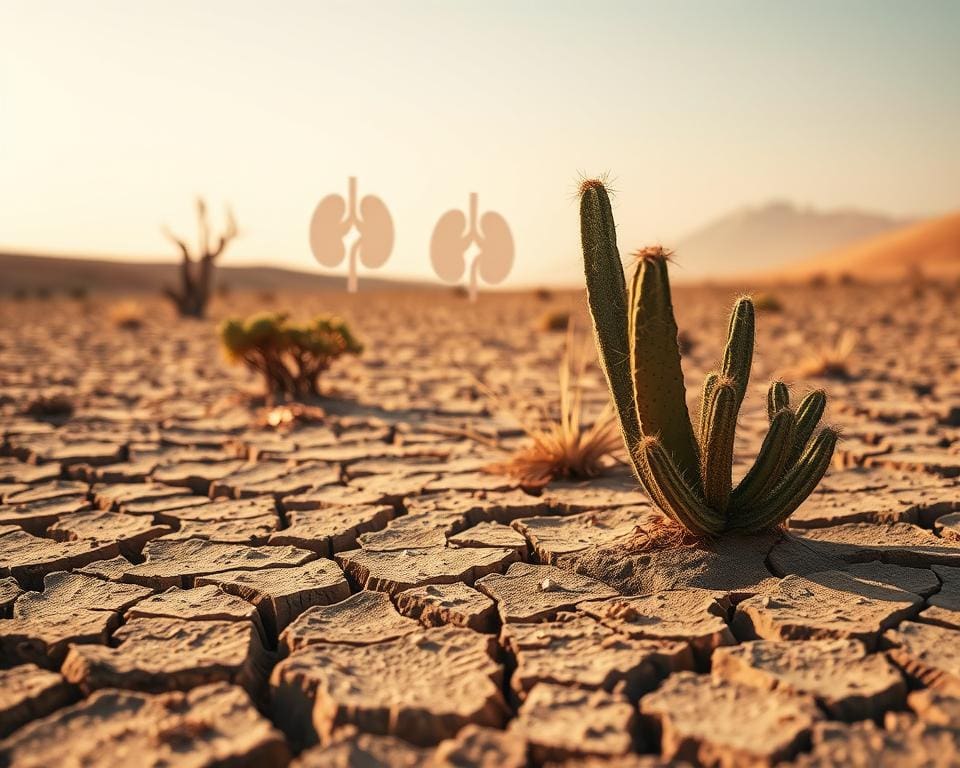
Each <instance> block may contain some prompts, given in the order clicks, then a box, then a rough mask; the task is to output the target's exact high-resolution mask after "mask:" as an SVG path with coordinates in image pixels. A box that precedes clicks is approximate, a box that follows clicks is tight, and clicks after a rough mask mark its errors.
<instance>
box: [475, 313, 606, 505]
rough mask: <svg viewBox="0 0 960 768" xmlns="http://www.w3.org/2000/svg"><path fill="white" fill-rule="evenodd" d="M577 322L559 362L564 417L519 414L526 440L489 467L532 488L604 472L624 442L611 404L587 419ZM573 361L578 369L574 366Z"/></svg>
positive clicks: (569, 332)
mask: <svg viewBox="0 0 960 768" xmlns="http://www.w3.org/2000/svg"><path fill="white" fill-rule="evenodd" d="M572 347H573V325H572V323H571V324H570V326H569V327H568V331H567V345H566V349H565V350H564V353H563V358H562V360H561V362H560V418H559V420H553V419H549V418H547V417H546V416H545V415H543V414H542V413H541V414H540V415H539V416H536V417H527V418H519V419H518V420H519V421H520V423H521V425H522V426H523V430H524V432H526V434H527V438H528V441H527V442H526V443H525V444H524V445H523V446H521V447H520V448H518V449H517V450H516V451H515V452H514V453H513V454H512V455H511V456H510V458H508V459H507V460H506V461H502V462H498V463H496V464H492V465H490V466H489V467H487V470H488V471H490V472H494V473H497V474H502V475H507V476H509V477H512V478H514V479H516V480H517V481H518V482H520V483H521V485H524V486H526V487H528V488H539V487H542V486H544V485H546V484H547V483H549V482H550V481H551V480H557V479H564V480H566V479H588V478H591V477H597V476H598V475H600V474H602V473H603V472H604V471H605V470H606V469H607V468H608V467H609V465H610V462H609V461H608V459H609V458H610V457H611V456H612V455H613V454H614V453H615V452H616V451H618V450H619V449H620V448H621V447H622V444H623V441H622V438H621V436H620V429H619V427H618V425H617V420H616V416H615V414H614V411H613V409H612V408H610V407H609V406H608V407H607V408H605V409H604V410H603V413H602V414H601V415H600V417H599V418H598V419H597V420H596V421H595V422H594V423H593V424H591V425H590V426H587V425H586V424H585V423H584V421H583V412H582V400H583V390H582V385H581V380H582V377H583V371H584V367H585V363H584V359H583V355H579V356H578V358H577V360H574V359H573V352H572ZM573 367H575V368H576V370H575V372H572V371H571V368H573Z"/></svg>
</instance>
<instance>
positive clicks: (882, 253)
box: [769, 211, 960, 280]
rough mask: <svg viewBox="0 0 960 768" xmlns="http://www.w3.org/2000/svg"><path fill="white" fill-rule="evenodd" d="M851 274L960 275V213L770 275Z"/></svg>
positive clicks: (878, 276) (866, 276) (869, 276)
mask: <svg viewBox="0 0 960 768" xmlns="http://www.w3.org/2000/svg"><path fill="white" fill-rule="evenodd" d="M841 273H843V274H849V275H852V276H853V277H855V278H857V279H859V280H871V279H889V278H896V277H902V276H904V275H908V274H914V273H919V274H923V275H925V276H927V277H955V276H957V275H960V211H957V212H955V213H951V214H948V215H947V216H941V217H940V218H937V219H929V220H927V221H921V222H918V223H916V224H911V225H909V226H906V227H901V228H899V229H896V230H894V231H893V232H888V233H886V234H883V235H878V236H877V237H872V238H869V239H867V240H864V241H861V242H859V243H855V244H853V245H849V246H846V247H843V248H835V249H832V250H830V251H827V252H826V253H822V254H820V255H819V256H816V257H814V258H812V259H807V260H804V261H802V262H800V263H799V264H794V265H788V266H786V267H783V268H781V269H779V270H776V271H773V272H771V273H770V275H769V276H770V277H772V278H775V279H806V278H809V277H811V276H813V275H816V274H822V275H839V274H841Z"/></svg>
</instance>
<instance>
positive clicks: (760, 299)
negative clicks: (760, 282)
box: [753, 293, 783, 312]
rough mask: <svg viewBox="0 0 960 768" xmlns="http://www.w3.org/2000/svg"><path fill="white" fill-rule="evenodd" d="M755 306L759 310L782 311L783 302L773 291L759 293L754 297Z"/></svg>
mask: <svg viewBox="0 0 960 768" xmlns="http://www.w3.org/2000/svg"><path fill="white" fill-rule="evenodd" d="M753 308H754V309H756V310H757V311H758V312H782V311H783V302H782V301H780V299H779V298H778V297H777V296H776V294H773V293H758V294H756V295H755V296H754V297H753Z"/></svg>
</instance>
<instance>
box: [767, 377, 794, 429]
mask: <svg viewBox="0 0 960 768" xmlns="http://www.w3.org/2000/svg"><path fill="white" fill-rule="evenodd" d="M789 407H790V390H789V389H787V385H786V384H784V383H783V382H782V381H774V382H771V384H770V389H768V390H767V419H768V421H770V422H771V423H773V419H774V417H775V416H776V415H777V414H778V413H780V411H782V410H783V409H784V408H789Z"/></svg>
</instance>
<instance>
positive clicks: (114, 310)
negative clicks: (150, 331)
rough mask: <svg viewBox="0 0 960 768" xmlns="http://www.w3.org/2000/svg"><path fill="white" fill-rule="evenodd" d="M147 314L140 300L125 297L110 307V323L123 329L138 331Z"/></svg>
mask: <svg viewBox="0 0 960 768" xmlns="http://www.w3.org/2000/svg"><path fill="white" fill-rule="evenodd" d="M145 314H146V313H145V312H144V309H143V305H142V304H140V302H139V301H134V300H133V299H125V300H124V301H118V302H117V303H116V304H114V305H113V306H112V307H110V315H109V316H110V323H111V324H112V325H113V327H114V328H119V329H120V330H121V331H138V330H140V329H141V328H142V327H143V321H144V316H145Z"/></svg>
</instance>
